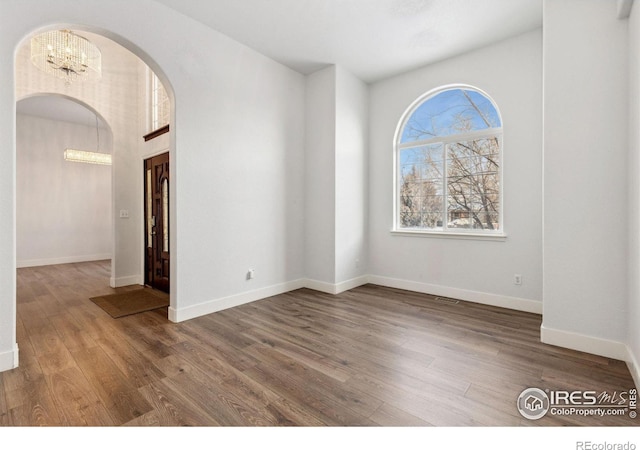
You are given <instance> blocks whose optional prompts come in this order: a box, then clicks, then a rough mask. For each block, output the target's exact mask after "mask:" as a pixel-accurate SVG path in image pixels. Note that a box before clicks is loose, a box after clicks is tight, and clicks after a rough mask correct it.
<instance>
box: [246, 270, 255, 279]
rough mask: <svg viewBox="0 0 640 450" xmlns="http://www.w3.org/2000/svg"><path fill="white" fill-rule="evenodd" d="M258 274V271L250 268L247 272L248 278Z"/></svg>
mask: <svg viewBox="0 0 640 450" xmlns="http://www.w3.org/2000/svg"><path fill="white" fill-rule="evenodd" d="M255 276H256V272H255V270H253V269H249V271H248V272H247V280H253V279H254V278H255Z"/></svg>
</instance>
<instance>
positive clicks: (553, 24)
mask: <svg viewBox="0 0 640 450" xmlns="http://www.w3.org/2000/svg"><path fill="white" fill-rule="evenodd" d="M544 55H545V56H544V148H545V150H544V272H543V274H544V318H543V321H544V323H543V333H542V339H543V341H544V342H548V343H554V344H558V345H564V346H570V347H574V348H577V349H580V350H585V351H589V352H591V353H600V354H606V355H607V356H613V357H617V358H619V359H623V358H624V357H625V356H626V349H625V346H624V344H623V343H624V342H626V339H627V313H628V308H627V303H628V300H627V298H628V290H629V284H628V273H627V267H628V266H627V260H628V254H627V251H628V250H627V246H628V237H629V235H628V217H629V215H628V207H629V204H628V195H627V189H628V188H627V186H628V175H627V173H628V171H627V159H628V158H627V154H628V151H627V145H628V132H627V130H628V117H627V114H628V111H629V110H628V100H627V98H628V94H629V92H628V84H627V81H628V73H627V67H628V64H627V58H628V53H627V21H625V20H618V19H617V17H616V2H603V1H599V0H588V1H584V0H566V1H562V2H558V1H555V0H550V1H545V4H544Z"/></svg>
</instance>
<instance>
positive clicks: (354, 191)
mask: <svg viewBox="0 0 640 450" xmlns="http://www.w3.org/2000/svg"><path fill="white" fill-rule="evenodd" d="M368 99H369V91H368V87H367V85H366V84H365V83H364V82H362V81H361V80H360V79H358V78H357V77H355V76H354V75H353V74H351V73H349V72H348V71H346V70H345V69H343V68H342V67H340V66H337V68H336V124H335V129H336V149H335V160H336V164H335V202H336V205H335V211H336V212H335V283H336V284H338V285H340V284H341V283H346V284H347V285H348V284H349V283H354V284H355V285H358V284H362V283H360V282H359V281H358V279H359V278H360V277H362V276H364V275H366V274H368V272H367V258H368V253H367V227H368V225H367V211H368V208H367V204H368V197H367V183H368V178H367V156H368V148H367V147H368ZM345 287H346V285H345Z"/></svg>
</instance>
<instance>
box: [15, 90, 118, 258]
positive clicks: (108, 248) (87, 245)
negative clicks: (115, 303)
mask: <svg viewBox="0 0 640 450" xmlns="http://www.w3.org/2000/svg"><path fill="white" fill-rule="evenodd" d="M112 142H113V138H112V133H111V129H110V127H109V126H108V124H107V123H106V122H105V121H104V119H103V118H101V117H100V114H99V113H98V112H97V111H95V110H93V109H91V108H89V107H88V106H87V105H85V104H83V103H81V102H78V101H77V100H74V99H71V98H68V97H64V96H60V95H34V96H31V97H28V98H24V99H22V100H20V101H18V102H17V106H16V186H17V187H16V190H17V192H16V197H17V198H16V199H17V202H16V262H17V267H18V268H23V267H34V266H42V265H51V264H63V263H68V262H81V261H95V260H111V256H112V252H113V245H112V243H113V239H112V232H111V231H112V217H111V215H112V209H113V208H112V182H111V181H112V173H111V165H110V164H79V163H78V162H81V160H78V156H93V155H95V156H96V157H102V156H104V157H105V161H104V162H105V163H106V162H108V161H107V159H108V158H110V157H111V153H112V147H113V146H112ZM78 152H84V153H78ZM72 153H73V154H72ZM74 155H75V156H76V157H75V158H73V156H74ZM107 157H108V158H107ZM96 162H102V161H101V160H100V159H97V160H96Z"/></svg>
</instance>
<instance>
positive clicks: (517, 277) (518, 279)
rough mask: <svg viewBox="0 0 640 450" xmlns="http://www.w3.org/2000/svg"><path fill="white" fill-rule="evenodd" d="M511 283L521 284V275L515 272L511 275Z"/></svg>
mask: <svg viewBox="0 0 640 450" xmlns="http://www.w3.org/2000/svg"><path fill="white" fill-rule="evenodd" d="M513 284H516V285H518V286H520V285H521V284H522V275H520V274H515V275H514V276H513Z"/></svg>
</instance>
